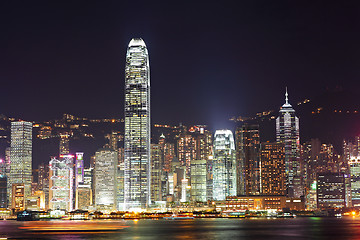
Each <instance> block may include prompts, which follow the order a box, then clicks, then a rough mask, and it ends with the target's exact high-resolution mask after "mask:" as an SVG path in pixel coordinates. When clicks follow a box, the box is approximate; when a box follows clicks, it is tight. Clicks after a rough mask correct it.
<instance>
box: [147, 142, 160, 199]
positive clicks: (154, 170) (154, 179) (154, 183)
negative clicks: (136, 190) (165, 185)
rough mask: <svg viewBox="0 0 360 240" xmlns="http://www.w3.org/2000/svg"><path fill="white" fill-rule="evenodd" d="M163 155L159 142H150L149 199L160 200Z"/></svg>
mask: <svg viewBox="0 0 360 240" xmlns="http://www.w3.org/2000/svg"><path fill="white" fill-rule="evenodd" d="M162 157H163V155H162V149H161V145H160V144H151V185H150V189H151V201H152V202H155V201H161V200H162V195H161V189H162V185H161V183H162V182H161V175H162V165H163V158H162Z"/></svg>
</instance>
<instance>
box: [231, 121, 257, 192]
mask: <svg viewBox="0 0 360 240" xmlns="http://www.w3.org/2000/svg"><path fill="white" fill-rule="evenodd" d="M235 139H236V145H237V148H236V150H237V152H236V155H237V171H238V179H237V183H238V186H237V187H238V189H237V191H238V195H259V194H260V191H261V190H260V185H261V183H260V134H259V125H256V124H253V125H250V124H247V123H245V124H243V125H242V126H241V127H238V128H237V129H236V133H235Z"/></svg>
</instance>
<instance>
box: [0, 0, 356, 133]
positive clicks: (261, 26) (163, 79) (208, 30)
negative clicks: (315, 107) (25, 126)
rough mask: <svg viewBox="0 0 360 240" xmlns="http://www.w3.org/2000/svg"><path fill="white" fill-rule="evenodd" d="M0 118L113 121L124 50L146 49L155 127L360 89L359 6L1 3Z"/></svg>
mask: <svg viewBox="0 0 360 240" xmlns="http://www.w3.org/2000/svg"><path fill="white" fill-rule="evenodd" d="M0 9H1V14H0V26H1V38H0V79H1V95H2V96H1V97H2V101H1V102H0V113H3V114H5V115H7V116H13V117H18V118H22V119H25V120H44V119H53V118H60V117H61V115H62V113H65V112H66V113H71V114H74V115H78V116H84V117H94V118H95V117H96V118H101V117H122V116H123V98H124V96H123V89H124V66H125V62H124V61H125V53H126V48H127V44H128V42H129V41H130V39H131V38H133V37H141V38H143V39H144V41H145V42H146V44H147V46H148V50H149V54H150V69H151V104H152V106H151V111H152V121H153V122H156V123H172V124H175V123H179V122H183V123H186V124H187V123H188V124H195V123H197V124H209V125H211V126H213V127H214V128H224V127H227V124H228V123H229V122H228V119H229V118H230V117H231V116H238V115H242V116H247V115H248V116H249V115H253V114H254V113H256V112H259V111H264V110H267V109H277V108H278V107H280V106H281V105H282V104H283V103H284V90H285V86H288V89H289V98H290V102H291V103H294V104H295V103H296V102H298V101H300V100H303V99H305V98H311V97H314V96H316V95H318V94H320V93H321V92H323V91H324V90H325V89H332V88H337V87H341V88H343V89H348V90H354V89H355V90H356V89H359V87H360V81H359V76H360V68H359V63H360V58H359V55H360V45H359V43H360V31H359V29H360V3H359V2H357V1H144V2H142V1H6V2H5V1H1V3H0ZM294 104H293V105H294Z"/></svg>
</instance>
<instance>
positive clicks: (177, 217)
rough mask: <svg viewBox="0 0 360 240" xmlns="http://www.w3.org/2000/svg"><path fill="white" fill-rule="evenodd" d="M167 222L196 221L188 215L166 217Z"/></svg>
mask: <svg viewBox="0 0 360 240" xmlns="http://www.w3.org/2000/svg"><path fill="white" fill-rule="evenodd" d="M163 219H165V220H190V219H194V216H193V215H192V214H191V215H188V214H173V215H171V216H170V217H164V218H163Z"/></svg>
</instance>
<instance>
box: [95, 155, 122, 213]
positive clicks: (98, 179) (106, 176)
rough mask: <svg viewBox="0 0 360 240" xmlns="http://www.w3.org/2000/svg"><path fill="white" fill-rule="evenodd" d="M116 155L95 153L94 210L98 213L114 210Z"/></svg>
mask: <svg viewBox="0 0 360 240" xmlns="http://www.w3.org/2000/svg"><path fill="white" fill-rule="evenodd" d="M117 163H118V153H117V152H116V151H114V150H111V149H100V150H98V151H97V152H96V153H95V170H94V176H95V208H96V210H100V211H115V210H116V169H117Z"/></svg>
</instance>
